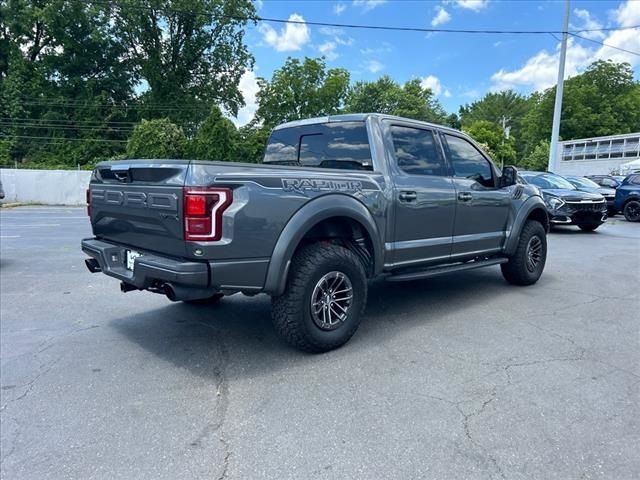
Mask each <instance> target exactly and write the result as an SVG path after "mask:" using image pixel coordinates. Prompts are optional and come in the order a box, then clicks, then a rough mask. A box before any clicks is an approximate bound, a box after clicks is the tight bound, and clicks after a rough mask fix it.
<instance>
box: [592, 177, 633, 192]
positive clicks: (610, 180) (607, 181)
mask: <svg viewBox="0 0 640 480" xmlns="http://www.w3.org/2000/svg"><path fill="white" fill-rule="evenodd" d="M586 178H588V179H589V180H592V181H593V182H595V183H597V184H598V185H600V186H601V187H605V188H614V189H615V188H618V187H619V186H620V184H621V183H622V180H624V177H621V176H619V175H586Z"/></svg>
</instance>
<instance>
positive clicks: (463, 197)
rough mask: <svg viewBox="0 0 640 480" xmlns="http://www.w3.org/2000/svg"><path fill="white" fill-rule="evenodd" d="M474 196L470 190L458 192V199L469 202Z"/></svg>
mask: <svg viewBox="0 0 640 480" xmlns="http://www.w3.org/2000/svg"><path fill="white" fill-rule="evenodd" d="M472 198H473V195H471V194H470V193H469V192H460V193H459V194H458V200H460V201H461V202H468V201H469V200H471V199H472Z"/></svg>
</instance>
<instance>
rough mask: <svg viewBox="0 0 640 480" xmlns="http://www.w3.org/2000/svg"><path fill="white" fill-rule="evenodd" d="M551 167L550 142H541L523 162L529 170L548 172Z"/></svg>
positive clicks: (524, 166)
mask: <svg viewBox="0 0 640 480" xmlns="http://www.w3.org/2000/svg"><path fill="white" fill-rule="evenodd" d="M548 165H549V140H546V139H545V140H540V142H539V143H538V145H536V146H535V148H534V149H533V150H532V151H531V153H530V154H529V155H527V156H526V157H525V158H524V160H523V161H522V162H521V165H520V166H521V167H523V168H526V169H527V170H536V171H543V172H544V171H546V170H547V166H548Z"/></svg>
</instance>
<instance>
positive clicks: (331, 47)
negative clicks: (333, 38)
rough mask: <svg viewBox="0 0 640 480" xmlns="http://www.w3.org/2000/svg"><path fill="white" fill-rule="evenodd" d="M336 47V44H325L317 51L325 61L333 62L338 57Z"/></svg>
mask: <svg viewBox="0 0 640 480" xmlns="http://www.w3.org/2000/svg"><path fill="white" fill-rule="evenodd" d="M337 47H338V45H337V44H336V42H325V43H323V44H322V45H320V46H319V47H318V50H319V51H320V53H321V54H322V55H323V56H324V57H326V59H327V60H335V59H336V58H338V57H339V56H340V55H338V53H337V52H336V48H337Z"/></svg>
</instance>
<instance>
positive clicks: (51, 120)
mask: <svg viewBox="0 0 640 480" xmlns="http://www.w3.org/2000/svg"><path fill="white" fill-rule="evenodd" d="M3 121H7V122H15V121H17V122H36V121H40V122H46V123H58V124H62V125H65V124H71V125H76V124H78V125H91V126H96V127H98V126H102V125H105V124H107V125H111V124H116V125H137V124H138V123H139V122H123V121H116V120H104V121H100V120H74V119H62V118H42V119H37V118H24V117H22V118H20V117H0V122H3Z"/></svg>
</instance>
